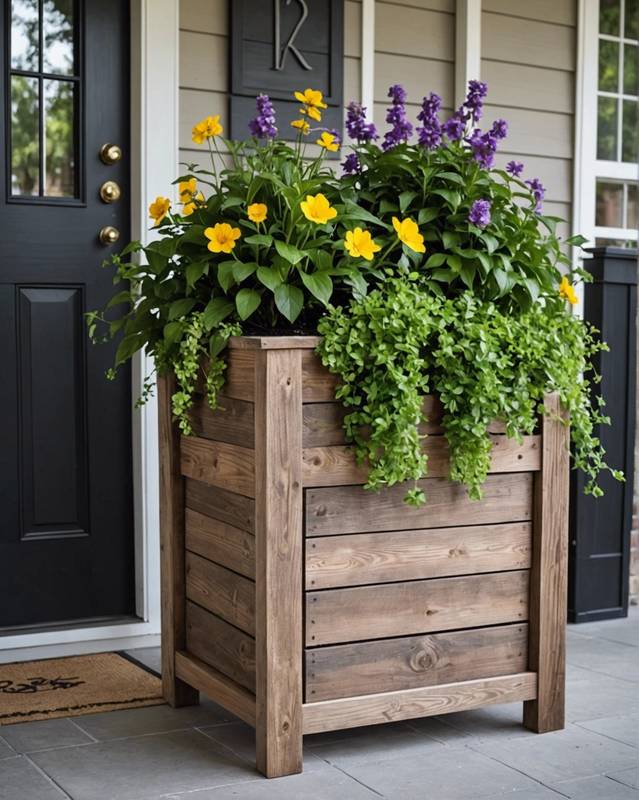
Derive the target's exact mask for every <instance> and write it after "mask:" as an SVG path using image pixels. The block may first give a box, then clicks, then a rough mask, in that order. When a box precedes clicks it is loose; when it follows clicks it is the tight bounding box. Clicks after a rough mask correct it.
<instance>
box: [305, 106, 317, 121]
mask: <svg viewBox="0 0 639 800" xmlns="http://www.w3.org/2000/svg"><path fill="white" fill-rule="evenodd" d="M300 114H308V116H309V117H310V118H311V119H314V120H315V122H321V121H322V112H321V111H320V110H319V109H318V108H315V106H306V108H300Z"/></svg>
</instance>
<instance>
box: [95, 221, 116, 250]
mask: <svg viewBox="0 0 639 800" xmlns="http://www.w3.org/2000/svg"><path fill="white" fill-rule="evenodd" d="M98 238H99V239H100V242H101V243H102V244H103V245H105V246H106V247H108V246H109V245H111V244H115V243H116V242H117V240H118V239H119V238H120V231H119V230H118V229H117V228H114V227H113V225H105V227H104V228H102V230H101V231H100V233H99V234H98Z"/></svg>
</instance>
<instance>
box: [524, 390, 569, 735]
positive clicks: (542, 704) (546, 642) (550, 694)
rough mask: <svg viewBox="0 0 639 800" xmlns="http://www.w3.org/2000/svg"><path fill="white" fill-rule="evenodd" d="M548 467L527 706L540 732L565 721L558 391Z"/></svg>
mask: <svg viewBox="0 0 639 800" xmlns="http://www.w3.org/2000/svg"><path fill="white" fill-rule="evenodd" d="M545 406H546V408H547V409H548V411H549V412H550V414H549V416H546V417H544V420H543V451H542V470H541V472H540V473H539V474H538V475H537V476H536V480H535V499H534V527H533V563H532V573H531V592H530V644H529V654H530V655H529V668H530V669H531V670H534V671H535V672H536V673H537V679H538V687H537V698H536V700H534V701H533V702H530V703H526V704H525V705H524V725H525V726H526V727H527V728H530V729H531V730H534V731H537V733H544V732H546V731H555V730H560V729H562V728H563V727H564V725H565V686H566V614H567V591H568V492H569V428H568V427H567V426H566V425H564V424H562V422H561V417H562V416H563V411H562V408H561V404H560V402H559V397H558V396H557V395H556V394H553V395H549V396H548V397H547V398H546V401H545Z"/></svg>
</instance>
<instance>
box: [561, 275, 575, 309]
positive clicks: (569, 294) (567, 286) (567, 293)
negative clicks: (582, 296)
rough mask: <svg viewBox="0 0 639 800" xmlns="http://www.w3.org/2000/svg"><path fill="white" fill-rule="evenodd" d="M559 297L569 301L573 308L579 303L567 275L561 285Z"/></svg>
mask: <svg viewBox="0 0 639 800" xmlns="http://www.w3.org/2000/svg"><path fill="white" fill-rule="evenodd" d="M559 297H563V298H564V300H567V301H568V302H569V303H570V305H571V306H576V305H577V303H578V302H579V300H578V299H577V294H576V292H575V289H574V287H573V285H572V284H571V283H570V281H569V280H568V278H567V277H566V276H565V275H564V277H563V278H562V279H561V283H560V284H559Z"/></svg>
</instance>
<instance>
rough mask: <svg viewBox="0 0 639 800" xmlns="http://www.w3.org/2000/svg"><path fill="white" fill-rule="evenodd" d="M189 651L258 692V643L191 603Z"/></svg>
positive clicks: (187, 632) (188, 636)
mask: <svg viewBox="0 0 639 800" xmlns="http://www.w3.org/2000/svg"><path fill="white" fill-rule="evenodd" d="M186 650H187V652H188V653H192V654H193V655H194V656H196V658H199V659H200V660H201V661H204V663H205V664H208V665H209V666H211V667H213V668H214V669H217V670H219V671H220V672H222V673H224V675H226V676H227V677H229V678H231V679H232V680H234V681H235V682H236V683H239V684H240V685H241V686H244V687H245V688H246V689H250V690H251V691H252V692H255V640H254V639H253V638H252V637H251V636H249V635H248V634H246V633H243V632H242V631H240V630H238V629H237V628H234V627H233V625H229V624H228V622H224V620H223V619H220V618H219V617H216V616H215V615H214V614H211V613H209V612H208V611H205V610H204V609H203V608H200V606H197V605H195V603H190V602H187V604H186Z"/></svg>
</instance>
